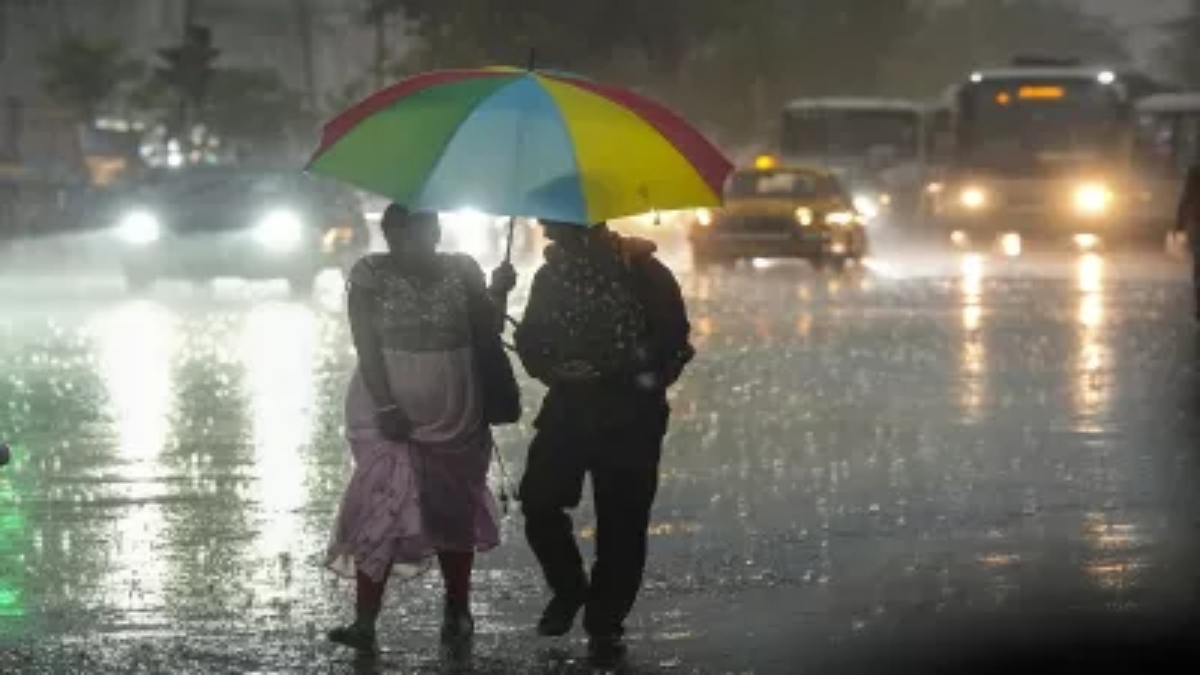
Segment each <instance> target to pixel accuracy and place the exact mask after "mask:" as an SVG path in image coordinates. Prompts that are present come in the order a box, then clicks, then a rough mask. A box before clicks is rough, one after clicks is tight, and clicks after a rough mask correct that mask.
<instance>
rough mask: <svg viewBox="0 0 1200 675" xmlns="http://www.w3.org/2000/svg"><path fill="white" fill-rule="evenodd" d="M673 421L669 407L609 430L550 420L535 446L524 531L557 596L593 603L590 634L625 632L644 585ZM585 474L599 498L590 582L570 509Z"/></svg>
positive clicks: (525, 488)
mask: <svg viewBox="0 0 1200 675" xmlns="http://www.w3.org/2000/svg"><path fill="white" fill-rule="evenodd" d="M666 427H667V413H666V412H665V411H664V412H661V413H659V412H653V413H651V412H649V411H648V412H647V414H646V415H645V416H639V417H638V418H637V419H636V420H632V421H631V422H630V423H629V424H624V425H622V426H620V427H616V428H610V429H589V428H587V427H576V426H572V425H570V424H569V423H564V422H548V423H546V424H542V425H540V428H539V430H538V432H537V435H536V436H535V437H534V439H533V443H532V444H531V445H530V447H529V459H528V462H527V464H526V467H525V475H524V477H523V478H522V480H521V488H520V497H521V509H522V511H523V513H524V514H525V536H526V538H527V539H528V540H529V546H530V548H532V549H533V552H534V555H536V556H537V559H538V562H539V563H541V566H542V572H543V574H544V575H545V577H546V583H547V584H548V585H549V586H550V590H551V591H552V592H553V593H554V595H555V596H556V597H559V598H563V599H566V600H572V601H580V602H583V603H586V610H585V612H584V618H583V625H584V629H585V630H587V632H588V633H589V634H590V635H600V636H620V635H622V634H623V633H624V623H625V619H626V617H628V616H629V612H630V611H631V610H632V609H633V605H634V602H635V601H636V600H637V595H638V591H639V590H641V586H642V574H643V571H644V570H645V566H646V543H647V542H646V538H647V529H648V528H649V525H650V509H651V507H652V506H653V504H654V496H655V494H656V493H657V492H658V465H659V460H660V458H661V456H662V442H663V436H664V434H665V433H666ZM586 474H591V478H592V492H593V496H594V498H595V502H596V560H595V564H594V565H593V566H592V573H591V582H590V583H589V581H588V576H587V575H586V574H585V573H584V568H583V558H582V556H581V555H580V553H579V547H578V546H577V545H576V542H575V534H574V530H573V524H572V522H571V517H570V515H569V514H568V513H567V511H568V510H569V509H573V508H575V507H577V506H578V505H579V501H580V499H581V498H582V495H583V479H584V476H585V475H586Z"/></svg>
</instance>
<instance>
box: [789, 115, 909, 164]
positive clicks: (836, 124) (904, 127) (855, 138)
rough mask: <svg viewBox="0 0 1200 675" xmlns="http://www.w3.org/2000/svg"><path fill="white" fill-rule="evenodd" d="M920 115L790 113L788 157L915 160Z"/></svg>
mask: <svg viewBox="0 0 1200 675" xmlns="http://www.w3.org/2000/svg"><path fill="white" fill-rule="evenodd" d="M920 128H921V124H920V115H919V114H918V113H916V112H915V111H913V112H909V111H904V110H827V109H808V110H789V111H788V112H786V113H785V114H784V120H783V139H782V145H783V152H784V154H787V155H793V156H803V155H835V156H849V157H866V156H868V155H870V154H872V153H877V154H880V155H882V156H890V157H892V158H898V159H900V158H912V157H914V156H916V155H917V153H918V150H919V144H920Z"/></svg>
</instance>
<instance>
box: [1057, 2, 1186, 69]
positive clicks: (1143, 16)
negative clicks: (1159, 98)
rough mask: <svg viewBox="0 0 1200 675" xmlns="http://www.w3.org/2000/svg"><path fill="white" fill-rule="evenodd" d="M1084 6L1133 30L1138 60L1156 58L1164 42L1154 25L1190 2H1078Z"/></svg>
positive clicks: (1132, 37)
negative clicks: (1159, 46) (1154, 55)
mask: <svg viewBox="0 0 1200 675" xmlns="http://www.w3.org/2000/svg"><path fill="white" fill-rule="evenodd" d="M1076 1H1077V2H1079V3H1080V4H1081V5H1083V6H1084V7H1086V8H1088V9H1089V10H1092V11H1095V12H1097V13H1101V14H1105V15H1107V16H1110V17H1112V18H1113V19H1115V20H1116V21H1117V23H1118V24H1120V25H1121V26H1124V27H1128V28H1129V29H1130V31H1131V41H1132V43H1133V49H1134V52H1135V54H1136V55H1137V57H1138V60H1139V61H1143V62H1144V61H1146V60H1148V59H1150V58H1151V57H1152V55H1153V52H1154V48H1155V47H1156V46H1157V45H1158V44H1159V43H1160V41H1161V37H1162V36H1161V34H1160V33H1159V32H1158V31H1156V30H1155V29H1154V26H1155V25H1158V24H1161V23H1162V22H1163V21H1165V20H1167V19H1170V18H1172V17H1175V16H1178V15H1179V12H1180V11H1181V10H1183V9H1184V6H1185V5H1186V4H1187V0H1076Z"/></svg>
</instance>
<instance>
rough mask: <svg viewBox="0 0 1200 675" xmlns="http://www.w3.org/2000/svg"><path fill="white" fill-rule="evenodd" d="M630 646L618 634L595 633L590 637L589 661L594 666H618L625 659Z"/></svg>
mask: <svg viewBox="0 0 1200 675" xmlns="http://www.w3.org/2000/svg"><path fill="white" fill-rule="evenodd" d="M628 653H629V648H628V647H626V646H625V641H624V640H622V639H621V638H620V637H619V636H616V635H593V636H591V637H590V638H588V663H590V664H591V665H592V667H594V668H616V667H617V666H619V665H621V662H622V661H624V660H625V656H626V654H628Z"/></svg>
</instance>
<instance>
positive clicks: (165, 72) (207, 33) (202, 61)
mask: <svg viewBox="0 0 1200 675" xmlns="http://www.w3.org/2000/svg"><path fill="white" fill-rule="evenodd" d="M158 54H159V58H161V59H162V62H163V65H162V66H161V67H160V68H159V69H158V71H157V75H158V80H159V81H161V82H162V83H163V84H165V85H166V86H167V87H169V88H171V89H173V90H175V92H176V93H177V94H179V96H180V98H181V99H182V101H183V102H184V103H185V104H186V105H188V106H189V107H191V108H199V107H200V106H202V105H203V104H204V101H205V98H206V97H207V96H208V88H209V85H210V84H211V82H212V77H213V67H214V64H215V62H216V60H217V57H218V56H220V54H221V52H219V51H218V50H217V49H216V48H214V47H213V43H212V31H211V30H209V29H208V28H206V27H204V26H196V25H189V26H188V27H187V33H186V36H185V38H184V41H183V44H180V45H178V46H175V47H168V48H166V49H161V50H159V52H158Z"/></svg>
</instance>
